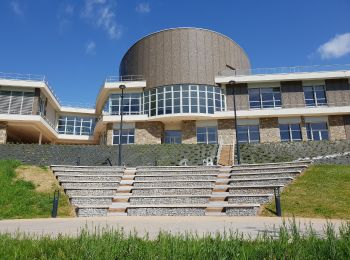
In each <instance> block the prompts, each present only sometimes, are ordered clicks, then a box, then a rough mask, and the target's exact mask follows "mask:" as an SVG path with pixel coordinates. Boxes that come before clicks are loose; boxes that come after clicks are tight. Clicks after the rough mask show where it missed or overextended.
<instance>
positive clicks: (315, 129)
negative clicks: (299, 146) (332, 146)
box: [306, 122, 329, 141]
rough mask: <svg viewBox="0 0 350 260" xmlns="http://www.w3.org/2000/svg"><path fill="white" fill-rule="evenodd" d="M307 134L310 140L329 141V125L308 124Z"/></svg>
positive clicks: (323, 123)
mask: <svg viewBox="0 0 350 260" xmlns="http://www.w3.org/2000/svg"><path fill="white" fill-rule="evenodd" d="M306 132H307V138H308V140H315V141H318V140H328V138H329V137H328V127H327V123H325V122H321V123H308V124H306Z"/></svg>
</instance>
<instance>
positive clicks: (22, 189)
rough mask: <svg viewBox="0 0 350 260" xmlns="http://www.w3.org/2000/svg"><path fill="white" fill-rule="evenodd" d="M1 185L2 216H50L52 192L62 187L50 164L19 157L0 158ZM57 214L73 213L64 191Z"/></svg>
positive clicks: (0, 211)
mask: <svg viewBox="0 0 350 260" xmlns="http://www.w3.org/2000/svg"><path fill="white" fill-rule="evenodd" d="M0 185H1V188H0V219H11V218H39V217H41V218H42V217H50V216H51V209H52V197H53V192H54V190H55V189H59V188H60V187H59V185H58V182H57V181H56V179H55V177H54V176H53V174H52V173H51V172H50V171H49V170H48V169H47V168H45V167H35V166H27V165H21V164H20V163H19V162H17V161H0ZM61 191H62V190H61ZM58 216H60V217H64V216H74V209H73V208H72V207H71V206H70V204H69V200H68V197H67V196H66V195H65V194H64V192H63V191H62V192H61V193H60V203H59V211H58Z"/></svg>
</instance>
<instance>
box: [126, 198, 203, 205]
mask: <svg viewBox="0 0 350 260" xmlns="http://www.w3.org/2000/svg"><path fill="white" fill-rule="evenodd" d="M129 202H130V204H132V205H142V204H149V205H154V204H206V203H208V202H209V197H161V198H147V197H146V198H133V197H130V199H129Z"/></svg>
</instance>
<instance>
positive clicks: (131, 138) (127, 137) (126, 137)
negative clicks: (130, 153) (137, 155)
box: [113, 128, 135, 144]
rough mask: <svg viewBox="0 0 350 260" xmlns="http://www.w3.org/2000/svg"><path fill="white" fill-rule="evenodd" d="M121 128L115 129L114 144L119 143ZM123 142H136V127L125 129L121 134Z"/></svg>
mask: <svg viewBox="0 0 350 260" xmlns="http://www.w3.org/2000/svg"><path fill="white" fill-rule="evenodd" d="M119 137H120V130H119V129H118V130H113V144H119ZM121 143H122V144H133V143H135V129H134V128H130V129H123V130H122V136H121Z"/></svg>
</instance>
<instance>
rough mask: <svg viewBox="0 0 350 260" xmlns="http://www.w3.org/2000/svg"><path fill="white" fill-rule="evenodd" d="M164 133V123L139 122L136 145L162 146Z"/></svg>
mask: <svg viewBox="0 0 350 260" xmlns="http://www.w3.org/2000/svg"><path fill="white" fill-rule="evenodd" d="M163 132H164V124H163V123H162V122H137V123H136V124H135V143H136V144H161V143H162V135H163Z"/></svg>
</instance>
